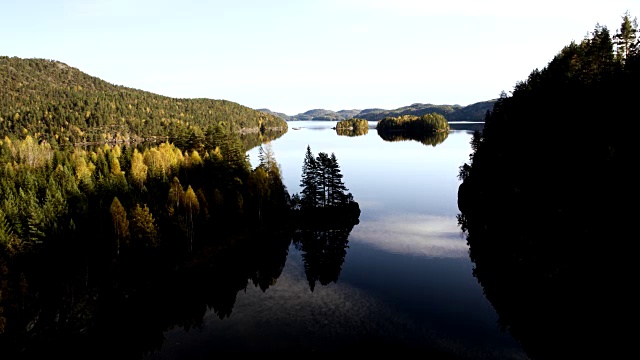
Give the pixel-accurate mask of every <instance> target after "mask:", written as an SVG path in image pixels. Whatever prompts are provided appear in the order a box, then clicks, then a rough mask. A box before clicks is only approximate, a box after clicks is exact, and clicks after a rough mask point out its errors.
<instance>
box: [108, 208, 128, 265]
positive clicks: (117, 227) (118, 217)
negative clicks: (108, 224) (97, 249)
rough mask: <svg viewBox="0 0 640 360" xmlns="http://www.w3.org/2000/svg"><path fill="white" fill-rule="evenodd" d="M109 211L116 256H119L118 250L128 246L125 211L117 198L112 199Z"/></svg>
mask: <svg viewBox="0 0 640 360" xmlns="http://www.w3.org/2000/svg"><path fill="white" fill-rule="evenodd" d="M110 211H111V220H112V222H113V232H114V235H115V238H116V256H118V255H120V248H121V247H123V246H127V244H128V240H129V221H128V220H127V211H126V210H125V209H124V207H123V206H122V204H121V203H120V200H118V198H117V197H114V198H113V202H111V208H110Z"/></svg>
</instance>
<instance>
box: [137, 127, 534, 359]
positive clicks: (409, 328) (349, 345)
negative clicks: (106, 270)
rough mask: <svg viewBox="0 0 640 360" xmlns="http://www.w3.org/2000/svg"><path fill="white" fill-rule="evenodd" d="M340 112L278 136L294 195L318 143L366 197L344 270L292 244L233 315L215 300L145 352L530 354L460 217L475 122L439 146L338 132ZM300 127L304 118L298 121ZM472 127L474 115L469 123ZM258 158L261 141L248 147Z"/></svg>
mask: <svg viewBox="0 0 640 360" xmlns="http://www.w3.org/2000/svg"><path fill="white" fill-rule="evenodd" d="M335 124H336V122H332V121H296V122H290V123H289V130H288V132H287V133H286V134H284V135H283V136H282V137H280V138H278V139H276V140H274V141H272V142H271V146H272V149H273V151H274V153H275V156H276V159H277V161H278V163H279V164H280V166H281V169H282V176H283V181H284V184H285V185H286V187H287V190H288V191H289V193H290V194H295V193H299V192H300V186H299V183H300V177H301V174H302V164H303V159H304V155H305V151H306V148H307V146H309V147H310V148H311V151H312V152H313V154H314V155H316V156H317V154H318V153H319V152H325V153H327V154H329V155H330V154H331V153H334V154H335V156H336V158H337V160H338V163H339V165H340V169H341V171H342V174H343V176H344V177H343V181H344V183H345V185H346V187H347V188H348V189H349V192H351V193H352V194H353V197H354V199H355V201H357V202H358V203H359V204H360V209H361V215H360V222H359V224H357V225H355V226H354V227H353V229H352V231H351V232H350V234H349V236H348V247H347V249H346V255H345V256H344V262H343V263H342V264H341V265H340V264H338V265H339V269H338V271H339V276H338V277H337V279H336V280H335V281H331V282H329V283H328V284H326V285H323V284H320V283H318V282H316V283H315V284H314V285H315V286H313V287H312V286H310V283H309V281H308V277H307V275H306V274H305V263H304V261H305V257H304V251H303V249H300V248H299V247H296V246H295V245H294V244H293V243H291V244H290V246H289V249H288V254H287V255H286V261H285V263H284V267H283V268H282V272H281V274H280V276H279V277H278V278H277V279H276V280H275V281H274V283H273V284H272V285H271V286H269V287H268V289H266V290H265V291H263V290H262V289H261V288H260V287H258V286H253V285H251V284H250V285H249V286H247V288H246V289H244V290H241V291H239V292H238V293H237V296H236V299H235V303H234V305H233V309H232V311H231V314H230V315H229V316H228V317H225V318H224V319H221V318H220V317H219V316H218V315H216V313H215V312H214V311H213V310H208V311H207V312H206V314H205V316H204V320H203V323H202V326H200V327H198V328H197V329H194V328H190V329H185V328H182V327H180V326H175V327H174V328H172V329H169V330H168V331H166V332H165V333H164V338H165V340H164V343H163V345H162V346H161V348H159V349H158V350H157V351H154V352H153V353H150V354H148V355H147V356H146V357H145V358H146V359H178V358H182V359H187V358H190V359H193V358H210V357H212V356H214V355H215V354H218V353H220V352H226V351H229V352H234V353H269V352H292V353H296V352H299V353H302V352H318V353H322V352H332V351H344V350H345V349H352V350H357V351H358V352H362V353H365V352H366V351H365V350H366V347H367V346H370V345H376V346H377V347H379V348H383V347H384V346H382V345H383V344H388V348H389V349H399V348H405V349H412V350H415V351H421V350H424V351H425V353H430V354H431V353H438V354H443V355H451V358H469V359H477V358H490V359H526V358H527V357H526V354H525V352H524V351H523V350H522V348H521V347H520V346H519V344H518V343H517V342H516V341H515V340H514V339H513V338H512V337H511V336H510V335H509V334H508V333H506V332H504V331H501V330H500V329H499V328H498V324H497V320H498V316H497V314H496V312H495V311H494V309H493V307H492V306H491V304H490V303H489V302H488V301H487V299H486V298H485V296H484V294H483V289H482V287H481V286H480V285H479V284H478V282H477V280H476V278H475V277H474V276H473V264H472V262H471V260H470V259H469V256H468V246H467V243H466V239H465V237H464V235H463V234H462V233H461V230H460V228H459V226H458V223H457V219H456V215H457V214H458V213H459V210H458V207H457V191H458V186H459V184H460V181H459V180H458V178H457V174H458V168H459V167H460V166H461V165H462V164H463V163H464V162H466V161H467V160H468V158H469V154H470V153H471V146H470V140H471V134H472V133H471V131H469V130H453V131H451V132H450V134H449V135H448V137H447V138H446V139H445V140H444V141H443V142H442V143H440V144H437V145H436V146H432V145H424V144H422V143H420V142H417V141H412V140H405V141H385V140H383V139H382V138H381V137H380V136H379V135H378V134H377V132H376V130H375V128H374V127H375V123H373V122H372V123H371V124H370V130H369V132H368V133H367V134H365V135H361V136H354V137H349V136H339V135H337V134H336V131H335V130H333V129H332V127H333V126H335ZM294 128H295V129H294ZM462 128H464V126H462ZM248 155H249V158H250V160H251V162H252V164H253V165H254V166H255V165H257V163H258V160H257V159H258V149H257V148H254V149H252V150H250V151H249V152H248Z"/></svg>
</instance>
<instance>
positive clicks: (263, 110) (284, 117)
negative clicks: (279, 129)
mask: <svg viewBox="0 0 640 360" xmlns="http://www.w3.org/2000/svg"><path fill="white" fill-rule="evenodd" d="M256 111H260V112H263V113H265V114H269V115H273V116H277V117H279V118H281V119H283V120H285V121H289V120H291V116H289V115H287V114H285V113H281V112H274V111H271V110H269V109H256Z"/></svg>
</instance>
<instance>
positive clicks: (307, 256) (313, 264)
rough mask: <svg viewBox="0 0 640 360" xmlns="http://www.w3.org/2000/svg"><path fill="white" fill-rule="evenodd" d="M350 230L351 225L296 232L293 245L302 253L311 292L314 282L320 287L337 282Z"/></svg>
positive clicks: (306, 229)
mask: <svg viewBox="0 0 640 360" xmlns="http://www.w3.org/2000/svg"><path fill="white" fill-rule="evenodd" d="M352 229H353V225H350V226H345V227H342V228H332V229H320V228H305V229H301V230H298V231H297V232H296V234H295V237H294V244H295V245H296V248H297V249H298V250H299V251H301V252H302V259H303V261H304V270H305V274H306V275H307V282H308V283H309V289H311V291H313V289H314V288H315V286H316V281H317V282H319V283H320V284H321V285H328V284H329V283H331V282H337V281H338V277H340V271H341V270H342V264H343V263H344V257H345V255H347V248H348V247H349V245H348V244H349V240H348V239H349V234H350V233H351V230H352Z"/></svg>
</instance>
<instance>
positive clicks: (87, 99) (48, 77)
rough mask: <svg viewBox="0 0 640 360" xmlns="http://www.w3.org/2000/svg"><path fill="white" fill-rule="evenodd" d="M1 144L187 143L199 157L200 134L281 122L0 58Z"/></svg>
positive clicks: (221, 104)
mask: <svg viewBox="0 0 640 360" xmlns="http://www.w3.org/2000/svg"><path fill="white" fill-rule="evenodd" d="M0 88H1V89H2V96H1V97H0V137H2V138H3V137H5V136H10V137H12V138H23V137H24V136H27V135H29V136H32V137H33V138H34V141H35V142H36V143H40V142H42V141H46V142H48V143H50V144H56V146H58V145H66V144H88V143H104V142H132V141H142V140H150V139H153V140H163V139H167V137H169V138H171V139H172V140H173V139H175V138H178V137H181V138H186V139H189V144H188V145H189V146H191V147H192V148H195V149H198V150H201V148H200V147H201V146H202V141H203V138H204V133H205V131H206V129H207V127H209V126H211V125H213V124H218V125H221V126H223V127H224V128H225V129H227V130H228V131H232V132H247V131H253V132H258V131H259V129H260V128H263V129H279V130H286V129H287V124H286V122H285V121H284V120H282V119H281V118H279V117H277V116H275V115H270V114H265V113H263V112H259V111H256V110H253V109H250V108H248V107H245V106H242V105H240V104H237V103H234V102H231V101H227V100H212V99H176V98H169V97H165V96H161V95H157V94H153V93H150V92H146V91H142V90H137V89H132V88H128V87H124V86H117V85H113V84H110V83H108V82H106V81H104V80H101V79H98V78H96V77H93V76H90V75H87V74H85V73H83V72H81V71H80V70H78V69H76V68H73V67H70V66H68V65H66V64H64V63H61V62H58V61H53V60H45V59H21V58H17V57H6V56H3V57H0Z"/></svg>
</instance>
